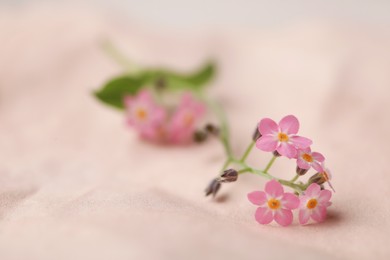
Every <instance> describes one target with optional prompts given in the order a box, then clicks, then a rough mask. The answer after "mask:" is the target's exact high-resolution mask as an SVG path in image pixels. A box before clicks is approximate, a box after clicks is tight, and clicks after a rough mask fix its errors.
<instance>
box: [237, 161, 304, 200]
mask: <svg viewBox="0 0 390 260" xmlns="http://www.w3.org/2000/svg"><path fill="white" fill-rule="evenodd" d="M232 162H235V163H237V164H239V165H241V166H242V167H243V169H241V170H239V171H238V173H239V174H244V173H252V174H256V175H260V176H262V177H265V178H267V179H270V180H272V179H275V180H277V181H278V182H280V184H282V185H284V186H288V187H290V188H292V189H294V190H295V191H296V192H298V193H300V194H301V193H302V192H303V190H305V189H306V185H305V184H298V183H293V182H291V181H288V180H284V179H279V178H277V177H275V176H272V175H271V174H269V173H267V172H265V171H262V170H258V169H254V168H252V167H250V166H249V165H247V164H246V163H243V162H241V161H239V160H235V159H233V160H232Z"/></svg>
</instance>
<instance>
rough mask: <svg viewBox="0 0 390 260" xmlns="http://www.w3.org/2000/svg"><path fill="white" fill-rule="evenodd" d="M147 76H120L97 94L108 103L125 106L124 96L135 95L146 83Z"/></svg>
mask: <svg viewBox="0 0 390 260" xmlns="http://www.w3.org/2000/svg"><path fill="white" fill-rule="evenodd" d="M146 80H147V77H146V76H145V75H144V76H138V77H132V76H120V77H116V78H114V79H112V80H110V81H108V82H107V83H106V84H105V85H104V86H103V88H102V89H100V90H98V91H96V92H95V93H94V94H95V96H96V97H97V98H98V99H99V100H100V101H102V102H103V103H106V104H108V105H111V106H114V107H117V108H124V104H123V98H124V97H125V96H126V95H135V94H136V93H137V92H138V90H140V89H141V88H142V86H143V85H144V84H145V81H146Z"/></svg>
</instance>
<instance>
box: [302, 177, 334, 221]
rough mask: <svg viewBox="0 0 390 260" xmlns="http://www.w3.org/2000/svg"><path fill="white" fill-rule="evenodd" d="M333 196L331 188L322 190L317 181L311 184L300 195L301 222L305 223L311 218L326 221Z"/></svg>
mask: <svg viewBox="0 0 390 260" xmlns="http://www.w3.org/2000/svg"><path fill="white" fill-rule="evenodd" d="M331 197H332V192H330V191H329V190H321V187H320V185H318V184H317V183H312V184H310V186H309V187H308V188H307V189H306V191H305V193H304V195H302V196H301V197H300V210H299V223H301V224H302V225H305V224H306V223H307V222H308V221H309V220H310V218H312V219H313V220H314V221H316V222H322V221H324V220H325V218H326V211H327V207H329V206H330V205H331V202H330V201H329V200H330V198H331Z"/></svg>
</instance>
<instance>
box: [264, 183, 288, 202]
mask: <svg viewBox="0 0 390 260" xmlns="http://www.w3.org/2000/svg"><path fill="white" fill-rule="evenodd" d="M265 192H266V193H267V194H268V195H270V196H271V197H272V198H279V197H281V196H282V195H283V193H284V190H283V186H282V185H281V184H280V183H279V182H278V181H277V180H271V181H269V182H267V183H266V184H265Z"/></svg>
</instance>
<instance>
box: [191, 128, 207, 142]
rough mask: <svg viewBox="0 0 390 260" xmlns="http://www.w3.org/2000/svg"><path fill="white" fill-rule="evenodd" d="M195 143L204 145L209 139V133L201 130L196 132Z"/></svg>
mask: <svg viewBox="0 0 390 260" xmlns="http://www.w3.org/2000/svg"><path fill="white" fill-rule="evenodd" d="M193 138H194V141H195V142H197V143H202V142H204V141H206V139H207V133H206V132H204V131H201V130H198V131H195V133H194V135H193Z"/></svg>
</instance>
